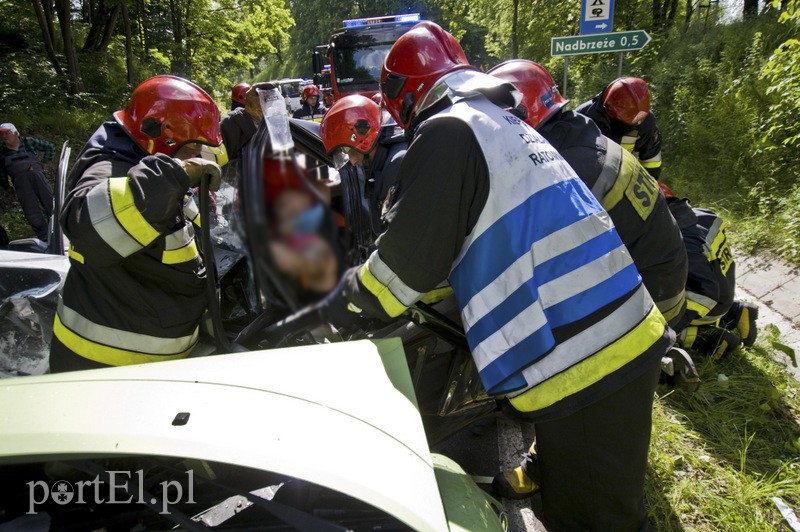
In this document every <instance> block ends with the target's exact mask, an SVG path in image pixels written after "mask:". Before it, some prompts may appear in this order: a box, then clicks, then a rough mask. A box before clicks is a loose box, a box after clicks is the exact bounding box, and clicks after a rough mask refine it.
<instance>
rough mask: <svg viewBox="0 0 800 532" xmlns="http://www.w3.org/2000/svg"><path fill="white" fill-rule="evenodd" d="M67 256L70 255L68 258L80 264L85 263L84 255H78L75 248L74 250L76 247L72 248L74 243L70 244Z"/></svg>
mask: <svg viewBox="0 0 800 532" xmlns="http://www.w3.org/2000/svg"><path fill="white" fill-rule="evenodd" d="M67 255H68V256H69V258H71V259H72V260H75V261H78V262H80V263H81V264H83V263H84V258H83V255H81V254H80V253H78V252H77V251H75V248H74V247H72V243H70V245H69V247H68V248H67Z"/></svg>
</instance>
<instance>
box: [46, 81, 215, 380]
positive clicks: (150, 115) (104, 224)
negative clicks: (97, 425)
mask: <svg viewBox="0 0 800 532" xmlns="http://www.w3.org/2000/svg"><path fill="white" fill-rule="evenodd" d="M221 142H222V139H221V138H220V135H219V110H218V108H217V104H216V103H215V102H214V100H213V99H212V98H211V97H210V96H209V95H208V94H207V93H206V92H205V91H204V90H203V89H201V88H200V87H198V86H197V85H195V84H194V83H191V82H189V81H187V80H185V79H182V78H179V77H176V76H156V77H153V78H150V79H148V80H146V81H144V82H142V83H141V84H140V85H139V86H138V87H136V88H135V89H134V90H133V92H132V93H131V96H130V100H129V102H128V105H127V107H126V108H125V109H123V110H120V111H117V112H115V113H114V120H113V121H109V122H105V123H103V124H102V125H101V126H100V127H99V128H98V129H97V131H95V133H94V134H93V135H92V137H91V138H90V139H89V141H88V142H87V143H86V145H85V146H84V148H83V149H82V150H81V152H80V153H79V154H78V157H77V160H76V161H75V164H74V166H73V168H72V171H71V172H70V174H69V176H68V178H67V188H68V190H69V191H70V192H69V195H68V196H67V198H66V200H65V203H64V207H63V209H62V211H61V215H60V222H61V226H62V227H63V229H64V234H65V235H66V236H67V237H68V238H69V241H70V246H69V259H70V268H69V272H68V273H67V277H66V279H65V282H64V288H63V291H62V295H61V300H60V301H59V305H58V310H57V313H56V317H55V322H54V324H53V338H52V343H51V348H50V370H51V372H61V371H72V370H79V369H91V368H99V367H105V366H122V365H127V364H139V363H144V362H158V361H162V360H173V359H178V358H184V357H186V356H187V355H188V354H189V353H190V352H191V351H192V350H193V349H194V347H195V345H196V344H197V340H198V337H199V333H200V321H201V318H202V316H203V313H204V312H205V309H206V292H205V290H206V286H205V283H206V270H205V265H204V264H203V259H202V257H201V256H200V253H199V252H198V247H197V243H196V239H195V232H194V226H193V223H192V221H193V220H195V219H196V218H197V208H196V206H195V205H194V203H193V202H192V201H191V199H190V198H189V197H188V196H187V192H188V191H189V189H190V188H193V187H197V186H199V185H200V184H201V181H203V180H208V183H209V188H210V189H211V190H214V189H216V188H217V187H218V186H219V184H220V169H219V167H218V166H217V165H216V164H215V163H214V162H211V161H209V160H206V159H203V158H200V157H199V156H200V154H201V151H202V148H203V146H212V147H213V146H218V145H219V144H220V143H221Z"/></svg>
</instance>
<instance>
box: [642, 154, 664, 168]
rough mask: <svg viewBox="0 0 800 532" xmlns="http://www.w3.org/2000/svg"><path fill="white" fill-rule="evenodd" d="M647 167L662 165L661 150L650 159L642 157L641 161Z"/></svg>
mask: <svg viewBox="0 0 800 532" xmlns="http://www.w3.org/2000/svg"><path fill="white" fill-rule="evenodd" d="M639 162H640V163H642V166H644V167H645V168H659V167H660V166H661V152H658V153H657V154H655V155H654V156H653V157H650V158H649V159H642V160H641V161H639Z"/></svg>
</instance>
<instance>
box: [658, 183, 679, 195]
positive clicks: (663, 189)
mask: <svg viewBox="0 0 800 532" xmlns="http://www.w3.org/2000/svg"><path fill="white" fill-rule="evenodd" d="M658 188H660V189H661V192H663V193H664V197H665V198H674V197H675V194H674V193H673V192H672V190H671V189H670V188H669V187H668V186H667V185H665V184H664V183H662V182H661V181H659V182H658Z"/></svg>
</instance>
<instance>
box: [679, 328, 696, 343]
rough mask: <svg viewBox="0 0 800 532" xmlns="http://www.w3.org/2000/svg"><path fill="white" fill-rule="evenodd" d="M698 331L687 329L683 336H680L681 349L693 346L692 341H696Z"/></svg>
mask: <svg viewBox="0 0 800 532" xmlns="http://www.w3.org/2000/svg"><path fill="white" fill-rule="evenodd" d="M698 330H699V329H698V328H697V327H687V328H686V330H685V331H683V334H681V339H682V341H683V347H692V346H693V345H694V341H695V340H696V339H697V331H698Z"/></svg>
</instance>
